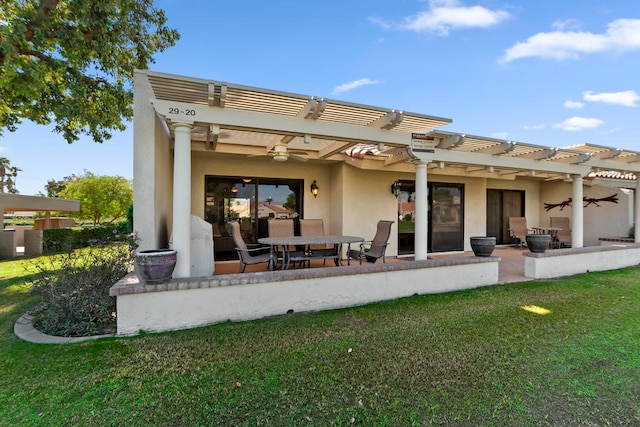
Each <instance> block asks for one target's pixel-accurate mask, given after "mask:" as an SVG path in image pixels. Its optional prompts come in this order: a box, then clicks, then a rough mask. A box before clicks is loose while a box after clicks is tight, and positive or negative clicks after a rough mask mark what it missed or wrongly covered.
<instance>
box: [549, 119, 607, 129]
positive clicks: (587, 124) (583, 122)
mask: <svg viewBox="0 0 640 427" xmlns="http://www.w3.org/2000/svg"><path fill="white" fill-rule="evenodd" d="M603 124H604V122H603V121H602V120H600V119H594V118H588V117H578V116H573V117H570V118H568V119H566V120H564V121H562V122H560V123H558V124H556V125H554V127H556V128H558V129H562V130H567V131H580V130H584V129H593V128H597V127H598V126H602V125H603Z"/></svg>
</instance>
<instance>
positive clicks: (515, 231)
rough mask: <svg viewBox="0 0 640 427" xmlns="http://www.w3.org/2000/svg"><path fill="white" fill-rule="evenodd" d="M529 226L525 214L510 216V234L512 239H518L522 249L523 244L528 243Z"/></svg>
mask: <svg viewBox="0 0 640 427" xmlns="http://www.w3.org/2000/svg"><path fill="white" fill-rule="evenodd" d="M529 233H530V231H529V228H528V227H527V218H526V217H524V216H510V217H509V236H510V237H511V238H512V239H518V241H519V244H520V249H522V245H525V244H526V243H527V234H529Z"/></svg>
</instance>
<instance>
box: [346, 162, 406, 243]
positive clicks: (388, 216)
mask: <svg viewBox="0 0 640 427" xmlns="http://www.w3.org/2000/svg"><path fill="white" fill-rule="evenodd" d="M343 177H344V179H343V182H342V188H343V189H344V190H343V194H342V204H343V210H342V213H341V215H342V223H343V224H344V227H343V229H342V233H343V234H347V235H352V236H361V237H364V238H365V239H366V240H371V239H372V238H373V236H374V235H375V233H376V227H377V224H378V221H379V220H381V219H385V220H390V221H395V222H396V224H395V225H394V226H393V227H392V228H391V237H390V239H389V246H388V247H387V252H386V254H387V255H391V256H395V255H397V254H398V229H397V216H398V211H397V210H398V207H397V205H396V199H395V197H394V196H393V194H391V191H390V188H391V184H392V183H393V181H395V180H396V179H397V176H396V175H395V174H391V173H388V172H379V171H371V170H362V169H357V168H353V167H348V166H345V167H344V168H343Z"/></svg>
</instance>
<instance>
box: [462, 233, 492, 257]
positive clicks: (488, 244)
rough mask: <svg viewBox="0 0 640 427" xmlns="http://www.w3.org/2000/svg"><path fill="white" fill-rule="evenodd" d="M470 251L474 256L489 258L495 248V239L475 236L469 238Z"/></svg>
mask: <svg viewBox="0 0 640 427" xmlns="http://www.w3.org/2000/svg"><path fill="white" fill-rule="evenodd" d="M469 240H470V241H471V250H473V253H474V254H475V256H484V257H487V256H491V254H492V253H493V250H494V249H495V247H496V238H495V237H490V236H475V237H470V238H469Z"/></svg>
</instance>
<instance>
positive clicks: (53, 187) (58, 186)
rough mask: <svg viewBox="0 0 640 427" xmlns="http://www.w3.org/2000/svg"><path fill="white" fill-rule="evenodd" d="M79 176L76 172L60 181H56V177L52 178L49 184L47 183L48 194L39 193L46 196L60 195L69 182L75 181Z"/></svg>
mask: <svg viewBox="0 0 640 427" xmlns="http://www.w3.org/2000/svg"><path fill="white" fill-rule="evenodd" d="M78 178H79V177H78V176H76V175H75V174H71V175H70V176H65V177H64V178H62V179H61V180H60V181H56V180H55V179H50V180H48V181H47V185H45V187H44V188H45V190H46V191H47V193H46V194H42V193H39V194H41V195H43V196H45V197H60V193H61V192H62V191H63V190H64V189H65V188H67V184H69V183H70V182H72V181H75V180H76V179H78Z"/></svg>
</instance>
